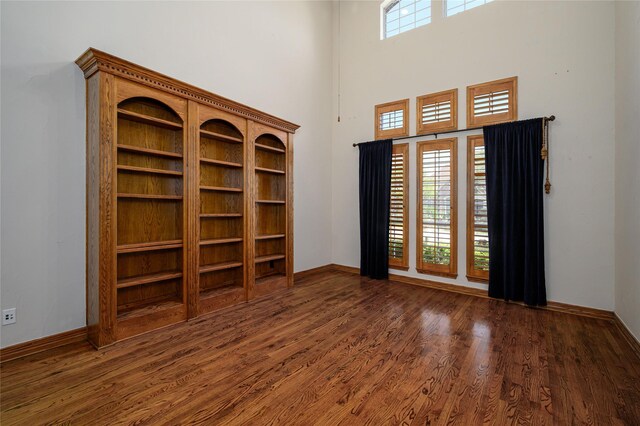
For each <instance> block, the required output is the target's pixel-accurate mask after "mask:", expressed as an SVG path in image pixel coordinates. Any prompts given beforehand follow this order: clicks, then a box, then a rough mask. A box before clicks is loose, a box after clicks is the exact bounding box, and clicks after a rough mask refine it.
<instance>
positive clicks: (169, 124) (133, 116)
mask: <svg viewBox="0 0 640 426" xmlns="http://www.w3.org/2000/svg"><path fill="white" fill-rule="evenodd" d="M118 117H122V118H126V119H127V120H131V121H137V122H139V123H146V124H152V125H154V126H160V127H164V128H167V129H172V130H178V129H182V124H180V123H174V122H173V121H169V120H163V119H162V118H156V117H151V116H149V115H144V114H140V113H137V112H133V111H127V110H126V109H121V108H118Z"/></svg>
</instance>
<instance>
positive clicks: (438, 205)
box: [418, 139, 457, 276]
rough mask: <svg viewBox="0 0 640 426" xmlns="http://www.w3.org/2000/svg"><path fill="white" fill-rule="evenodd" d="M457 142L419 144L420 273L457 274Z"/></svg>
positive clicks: (449, 140) (454, 140)
mask: <svg viewBox="0 0 640 426" xmlns="http://www.w3.org/2000/svg"><path fill="white" fill-rule="evenodd" d="M455 148H456V139H448V140H442V141H437V142H435V141H429V142H422V143H420V144H419V149H418V151H419V155H420V157H419V158H420V163H419V176H418V178H419V184H420V187H419V188H420V189H419V191H420V192H419V198H420V211H419V223H418V225H419V235H418V238H419V251H418V265H419V269H420V270H421V271H420V272H425V273H433V274H437V275H447V276H451V275H455V274H456V269H457V268H456V260H457V256H456V247H457V242H456V235H457V232H456V226H457V220H456V218H457V211H456V209H457V204H456V200H455V194H456V192H457V185H456V157H455V156H456V154H455V153H456V149H455Z"/></svg>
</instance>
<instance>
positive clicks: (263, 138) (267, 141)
mask: <svg viewBox="0 0 640 426" xmlns="http://www.w3.org/2000/svg"><path fill="white" fill-rule="evenodd" d="M256 144H257V145H263V146H268V147H271V148H277V149H286V148H287V144H286V142H285V141H283V140H282V139H280V138H279V137H278V136H276V135H274V134H271V133H263V134H261V135H260V136H258V137H257V138H256Z"/></svg>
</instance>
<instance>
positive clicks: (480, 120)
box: [467, 76, 518, 128]
mask: <svg viewBox="0 0 640 426" xmlns="http://www.w3.org/2000/svg"><path fill="white" fill-rule="evenodd" d="M503 90H508V91H509V111H507V112H503V113H498V114H490V115H483V116H476V115H475V111H474V99H475V98H476V96H481V95H486V94H489V93H492V92H499V91H503ZM517 119H518V77H517V76H514V77H508V78H503V79H500V80H494V81H489V82H486V83H480V84H474V85H471V86H467V128H472V127H473V128H475V127H482V126H485V125H487V124H498V123H508V122H510V121H516V120H517Z"/></svg>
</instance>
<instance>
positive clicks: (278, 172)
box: [255, 167, 285, 175]
mask: <svg viewBox="0 0 640 426" xmlns="http://www.w3.org/2000/svg"><path fill="white" fill-rule="evenodd" d="M255 169H256V172H264V173H275V174H278V175H283V174H285V172H284V171H282V170H276V169H267V168H266V167H256V168H255Z"/></svg>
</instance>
